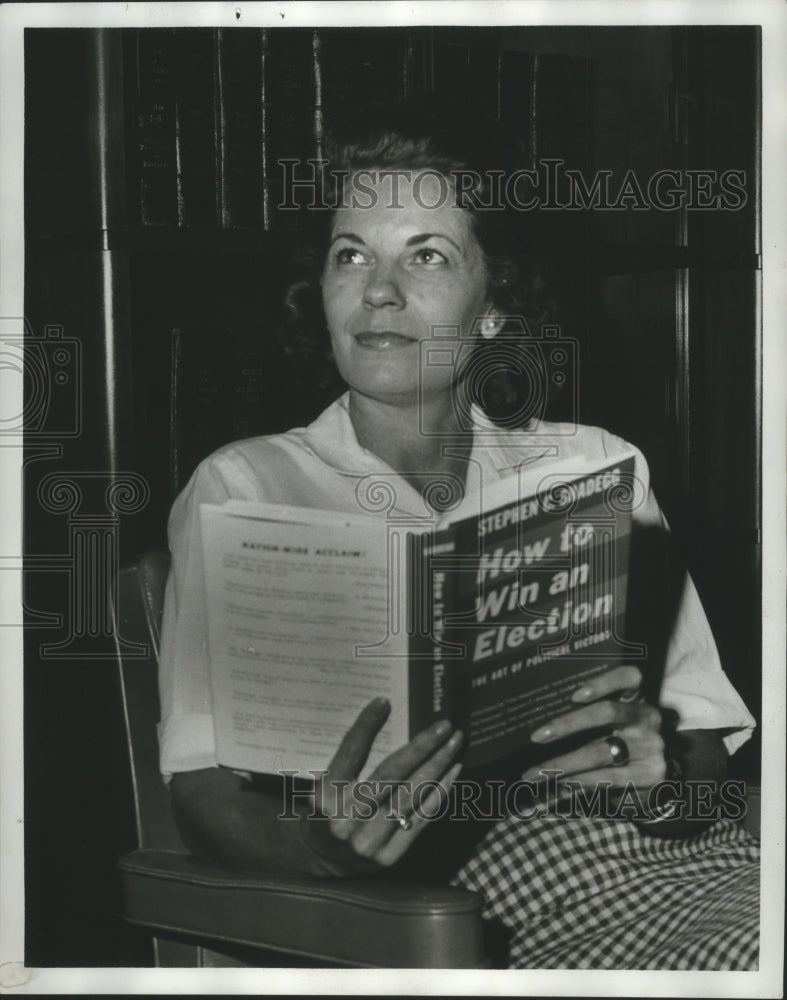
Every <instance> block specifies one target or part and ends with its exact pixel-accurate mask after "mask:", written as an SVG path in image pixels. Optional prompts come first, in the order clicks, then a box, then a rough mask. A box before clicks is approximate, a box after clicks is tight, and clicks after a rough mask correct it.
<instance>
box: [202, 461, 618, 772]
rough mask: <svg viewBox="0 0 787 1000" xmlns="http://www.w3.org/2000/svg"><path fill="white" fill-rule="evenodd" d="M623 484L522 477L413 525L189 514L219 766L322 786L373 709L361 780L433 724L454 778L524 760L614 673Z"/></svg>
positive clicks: (530, 472)
mask: <svg viewBox="0 0 787 1000" xmlns="http://www.w3.org/2000/svg"><path fill="white" fill-rule="evenodd" d="M633 477H634V457H633V453H630V452H627V453H626V454H623V455H621V456H620V457H618V458H615V459H614V460H612V459H609V458H605V459H604V460H603V461H601V462H593V463H589V462H586V461H581V462H578V461H577V460H571V461H564V462H561V463H555V464H553V465H551V466H549V467H546V468H543V469H538V468H535V469H529V468H528V467H527V466H524V467H523V468H522V469H521V470H520V472H519V474H518V475H514V476H511V477H509V478H506V479H504V480H501V481H500V482H499V483H496V484H494V486H493V487H491V488H489V489H487V490H485V491H484V494H483V496H481V495H480V494H479V495H476V496H471V495H468V497H466V498H465V499H464V500H463V501H462V502H461V504H460V506H459V507H458V508H457V509H456V510H455V511H454V513H453V514H451V515H443V516H442V517H440V518H438V519H437V520H436V522H435V523H433V524H431V525H429V526H426V525H424V524H422V523H420V522H419V521H418V519H412V518H410V519H409V520H408V519H407V518H405V519H403V520H402V519H401V518H392V519H388V520H386V519H382V520H381V519H380V518H379V517H375V516H372V515H371V514H366V513H364V514H358V515H347V514H343V513H336V512H332V511H319V510H312V509H306V508H297V507H287V506H282V505H276V504H262V503H251V502H247V501H229V502H227V503H225V504H221V505H215V504H201V505H200V523H201V531H202V544H203V555H204V567H205V572H204V582H205V597H206V602H205V607H206V609H207V626H208V656H209V663H210V683H211V696H212V708H213V721H214V730H215V737H216V749H217V759H218V761H219V763H220V764H223V765H226V766H229V767H234V768H239V769H244V770H249V771H254V772H261V773H277V772H281V771H284V770H286V771H296V772H298V773H299V774H301V775H304V776H307V775H308V774H309V773H310V772H311V771H314V770H321V769H324V768H325V767H326V766H327V765H328V763H329V762H330V760H331V757H332V756H333V754H334V753H335V751H336V749H337V747H338V745H339V743H340V741H341V739H342V737H343V736H344V735H345V733H346V731H347V729H348V728H349V727H350V725H351V724H352V723H353V721H354V720H355V718H356V716H357V714H358V712H359V711H360V710H361V708H362V707H363V706H364V705H365V704H366V703H367V702H369V701H370V700H371V699H372V698H375V697H379V696H383V697H386V698H388V699H389V700H390V702H391V706H392V708H391V714H390V717H389V719H388V721H387V722H386V725H385V727H384V728H383V730H382V731H381V733H380V735H379V736H378V738H377V741H376V743H375V747H374V748H373V753H372V755H371V756H370V759H369V762H368V766H369V767H370V768H372V767H374V766H375V764H376V763H378V762H379V761H380V760H381V759H382V758H383V757H384V756H386V755H387V754H388V753H390V752H391V751H393V750H394V749H396V748H397V747H398V746H400V745H402V744H404V743H406V742H407V741H408V740H409V739H411V738H412V737H413V736H414V735H415V734H416V733H417V732H419V731H420V730H422V729H424V728H425V727H426V726H428V725H430V724H431V723H432V722H434V721H436V720H437V719H441V718H449V719H451V720H452V722H453V723H454V724H455V725H456V726H458V727H459V728H461V730H462V732H463V733H464V734H465V738H466V745H465V751H464V760H465V764H466V766H468V767H476V766H485V765H487V764H489V763H490V762H493V761H496V760H499V759H502V758H505V757H507V756H509V755H511V754H512V753H514V752H516V751H518V750H520V749H521V748H522V747H524V746H526V745H527V743H528V740H529V737H530V734H531V733H532V732H533V731H534V729H535V728H536V727H537V726H538V725H540V724H542V723H543V722H545V721H546V720H547V719H549V718H553V717H554V716H556V715H558V714H561V713H562V712H565V711H567V710H568V709H569V708H571V707H573V703H572V702H571V700H570V699H571V693H572V692H573V691H574V690H575V689H576V688H578V687H579V686H580V685H581V684H582V683H583V682H584V681H586V680H587V679H589V678H590V677H592V676H595V675H596V674H598V673H600V672H602V671H604V670H607V669H609V668H610V667H611V666H613V665H615V664H616V663H619V662H620V661H621V657H622V655H623V650H624V648H625V642H624V640H623V639H622V638H621V637H622V636H623V634H624V632H623V630H624V616H625V605H626V588H627V579H628V553H629V535H630V530H631V506H632V504H631V497H632V496H633V495H634V493H635V490H634V488H633V483H634V479H633ZM378 499H379V496H378ZM468 509H472V510H473V513H470V514H468V513H467V512H466V511H467V510H468Z"/></svg>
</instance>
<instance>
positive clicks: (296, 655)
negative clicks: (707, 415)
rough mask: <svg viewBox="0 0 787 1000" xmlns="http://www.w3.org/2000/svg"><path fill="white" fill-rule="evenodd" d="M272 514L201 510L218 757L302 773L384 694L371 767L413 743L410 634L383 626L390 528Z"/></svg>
mask: <svg viewBox="0 0 787 1000" xmlns="http://www.w3.org/2000/svg"><path fill="white" fill-rule="evenodd" d="M255 508H256V513H257V514H261V515H262V516H259V517H254V516H251V515H252V513H253V512H255ZM273 510H274V508H271V509H270V511H268V510H266V508H265V506H264V505H251V504H242V505H241V504H228V505H225V506H224V507H220V506H214V505H210V504H203V505H201V511H200V513H201V525H202V536H203V545H204V549H205V566H206V581H205V589H206V598H207V609H208V634H209V646H210V649H209V654H210V661H211V688H212V697H213V713H214V727H215V733H216V749H217V756H218V760H219V762H220V763H222V764H225V765H227V766H230V767H237V768H242V769H244V770H250V771H256V772H265V773H276V772H278V771H281V770H297V771H298V772H300V773H301V774H303V775H306V776H308V772H309V771H310V770H314V769H322V768H325V767H326V766H327V764H328V763H329V762H330V759H331V757H332V756H333V754H334V753H335V752H336V750H337V748H338V746H339V743H340V742H341V739H342V737H343V736H344V735H345V733H346V732H347V730H348V728H349V727H350V726H351V725H352V723H353V722H354V720H355V718H356V716H357V714H358V712H359V711H360V710H361V708H363V706H364V705H365V704H367V703H368V702H369V701H370V700H371V699H372V698H375V697H378V696H383V697H386V698H388V699H390V701H391V704H392V706H393V707H394V710H393V711H392V713H391V717H390V719H389V720H388V722H387V723H386V726H385V727H384V729H383V731H382V732H381V733H380V735H379V736H378V738H377V740H376V741H375V748H374V751H373V756H372V757H370V759H369V762H368V764H367V770H368V769H371V768H372V767H373V766H374V765H375V764H376V763H377V762H378V761H379V760H380V759H381V758H382V757H383V756H385V755H386V754H388V753H390V752H391V751H392V750H394V749H395V748H396V747H398V746H400V745H401V744H403V743H405V742H407V739H408V733H407V709H406V705H407V684H408V671H407V636H406V635H405V634H404V630H399V631H397V630H396V629H391V628H390V627H389V625H390V622H389V618H390V611H391V607H390V603H391V602H390V599H389V594H390V593H391V584H390V582H389V579H388V576H389V574H388V565H389V561H388V558H387V553H388V545H389V538H388V533H387V532H386V529H385V525H381V524H379V523H377V522H375V521H373V520H372V519H370V518H365V519H364V520H363V523H357V522H358V519H353V520H354V522H355V523H353V524H352V526H351V527H350V525H349V524H348V523H347V520H348V519H346V518H344V517H343V516H341V515H337V516H335V517H334V516H332V515H327V516H325V517H320V513H321V512H315V511H303V512H300V513H301V515H302V516H295V513H293V516H291V517H288V511H289V508H281V507H278V508H275V511H276V515H277V517H276V519H275V520H274V519H269V518H267V517H266V516H265V514H266V513H273ZM241 511H242V513H241ZM282 516H283V517H284V518H286V520H279V518H280V517H282ZM309 522H310V523H309ZM394 585H396V581H394ZM403 585H404V584H403V582H402V586H403ZM376 644H377V645H376ZM397 706H402V707H401V709H400V710H396V709H397Z"/></svg>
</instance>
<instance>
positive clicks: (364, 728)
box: [326, 698, 391, 781]
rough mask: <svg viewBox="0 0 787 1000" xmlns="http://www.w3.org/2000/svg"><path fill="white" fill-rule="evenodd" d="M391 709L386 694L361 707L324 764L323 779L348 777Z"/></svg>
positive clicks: (361, 762) (363, 759)
mask: <svg viewBox="0 0 787 1000" xmlns="http://www.w3.org/2000/svg"><path fill="white" fill-rule="evenodd" d="M390 711H391V705H390V703H389V702H388V700H387V699H386V698H375V699H374V700H373V701H370V702H369V704H368V705H366V706H365V707H364V708H363V709H361V711H360V713H359V715H358V718H357V719H356V720H355V722H354V723H353V724H352V726H351V727H350V728H349V729H348V730H347V732H346V733H345V735H344V739H343V740H342V742H341V743H340V744H339V749H338V750H337V751H336V753H335V754H334V755H333V758H332V759H331V762H330V764H329V765H328V773H327V775H326V780H329V779H330V778H334V779H338V780H340V781H341V780H347V779H350V780H352V779H353V778H357V777H358V774H359V772H360V770H361V768H362V767H363V765H364V764H365V763H366V759H367V758H368V756H369V751H370V750H371V748H372V744H373V743H374V740H375V737H376V736H377V734H378V733H379V732H380V730H381V729H382V727H383V726H384V724H385V722H386V720H387V718H388V716H389V714H390Z"/></svg>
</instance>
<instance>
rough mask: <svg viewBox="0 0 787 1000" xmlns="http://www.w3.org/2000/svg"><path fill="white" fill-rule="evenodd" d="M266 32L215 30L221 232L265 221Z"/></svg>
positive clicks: (258, 30) (257, 226) (255, 29)
mask: <svg viewBox="0 0 787 1000" xmlns="http://www.w3.org/2000/svg"><path fill="white" fill-rule="evenodd" d="M266 46H267V33H266V32H265V31H263V30H261V29H257V28H219V29H218V31H217V56H216V58H217V79H218V108H217V117H218V142H219V198H220V216H219V217H220V222H221V226H222V228H224V229H243V228H250V229H262V228H263V227H264V226H265V224H266V221H267V220H266V219H265V216H264V192H265V179H264V165H265V153H266V150H265V138H266V137H265V127H264V121H263V114H264V110H265V104H264V97H265V78H264V66H265V56H266Z"/></svg>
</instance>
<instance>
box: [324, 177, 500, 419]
mask: <svg viewBox="0 0 787 1000" xmlns="http://www.w3.org/2000/svg"><path fill="white" fill-rule="evenodd" d="M366 181H367V177H366V175H364V192H363V193H361V192H360V191H359V192H358V193H357V197H356V200H357V201H358V202H360V204H359V205H357V206H356V207H349V206H348V207H344V208H340V209H339V210H338V211H337V212H336V214H335V216H334V219H333V225H332V228H331V242H330V246H329V249H328V255H327V259H326V261H325V267H324V269H323V273H322V294H323V305H324V308H325V316H326V319H327V323H328V329H329V330H330V334H331V344H332V347H333V354H334V357H335V359H336V363H337V365H338V367H339V371H340V373H341V375H342V378H343V379H344V380H345V381H346V382H347V384H348V385H349V386H350V387H351V389H353V390H355V391H356V392H358V393H361V394H363V395H365V396H370V397H372V398H376V399H380V400H384V401H386V402H397V401H409V400H412V399H416V398H421V399H424V400H429V399H434V398H435V395H436V394H439V393H441V392H442V393H447V392H449V391H450V390H451V387H452V385H453V382H454V381H455V378H456V367H455V364H453V365H452V364H446V360H447V358H448V357H449V356H450V355H451V352H453V358H454V362H456V361H457V360H458V358H457V355H458V351H459V342H458V338H459V337H461V338H463V339H464V340H465V342H466V343H465V345H464V346H463V350H464V351H465V353H467V354H469V353H470V352H469V343H467V341H469V338H470V335H471V332H472V333H474V332H475V329H474V323H476V321H479V322H480V319H481V317H482V316H483V315H484V313H485V311H486V286H487V282H486V267H485V263H484V258H483V254H482V251H481V248H480V246H479V244H478V242H477V240H476V238H475V236H474V235H473V232H472V229H471V225H470V219H469V217H468V215H467V213H466V212H465V211H464V210H463V209H461V208H457V207H455V206H454V204H453V198H451V197H447V196H446V195H447V189H446V184H445V182H444V181H443V180H442V179H441V178H438V177H436V176H434V175H433V174H431V173H423V174H420V175H419V174H415V175H414V176H413V177H412V178H411V179H410V180H408V179H407V177H406V176H405V175H398V176H397V177H396V189H394V187H393V184H394V179H393V178H391V177H390V176H389V177H381V178H379V179H378V182H377V183H371V182H370V183H367V182H366ZM366 191H369V192H370V194H369V195H366V193H365V192H366ZM369 203H371V204H369ZM366 205H369V207H365V206H366ZM432 205H434V206H436V207H434V208H432V207H429V206H432ZM426 341H434V346H435V348H439V349H441V350H440V353H439V355H437V356H435V357H434V358H433V359H432V361H431V363H426V353H427V352H426V345H425V342H426ZM422 345H423V346H422ZM419 386H420V392H421V396H420V397H419V395H418V394H419Z"/></svg>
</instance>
